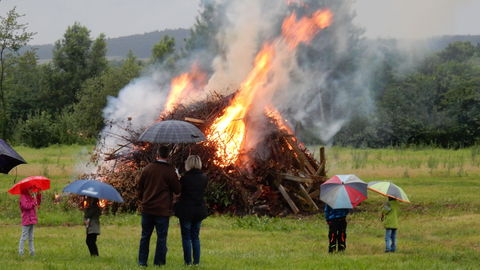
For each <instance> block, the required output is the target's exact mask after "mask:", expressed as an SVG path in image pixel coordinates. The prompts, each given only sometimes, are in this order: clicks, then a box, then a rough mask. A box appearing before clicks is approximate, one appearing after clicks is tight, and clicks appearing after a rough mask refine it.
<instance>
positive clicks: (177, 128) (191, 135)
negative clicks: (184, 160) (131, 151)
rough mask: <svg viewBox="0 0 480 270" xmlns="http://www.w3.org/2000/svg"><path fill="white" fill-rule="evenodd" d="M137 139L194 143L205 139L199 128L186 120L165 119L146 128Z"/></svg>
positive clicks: (153, 141)
mask: <svg viewBox="0 0 480 270" xmlns="http://www.w3.org/2000/svg"><path fill="white" fill-rule="evenodd" d="M138 140H139V141H145V142H152V143H196V142H201V141H204V140H206V139H205V135H203V133H202V132H201V131H200V129H198V128H197V127H196V126H194V125H192V124H190V123H188V122H185V121H178V120H165V121H160V122H157V123H155V124H154V125H152V126H151V127H149V128H147V129H146V130H145V131H144V132H143V133H142V134H141V135H140V137H139V138H138Z"/></svg>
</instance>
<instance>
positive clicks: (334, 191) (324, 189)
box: [320, 174, 367, 209]
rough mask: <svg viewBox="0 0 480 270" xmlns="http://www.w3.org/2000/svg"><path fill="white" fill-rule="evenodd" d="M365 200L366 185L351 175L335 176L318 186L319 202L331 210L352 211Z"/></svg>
mask: <svg viewBox="0 0 480 270" xmlns="http://www.w3.org/2000/svg"><path fill="white" fill-rule="evenodd" d="M365 199H367V183H365V182H363V181H362V180H360V178H358V177H357V176H355V175H353V174H344V175H335V176H334V177H332V178H330V179H328V180H327V181H326V182H325V183H323V184H321V185H320V200H322V201H323V202H325V203H326V204H328V205H330V207H332V208H333V209H341V208H348V209H352V208H354V207H355V206H357V205H358V204H359V203H361V202H362V201H363V200H365Z"/></svg>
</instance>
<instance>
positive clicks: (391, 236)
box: [385, 229, 397, 252]
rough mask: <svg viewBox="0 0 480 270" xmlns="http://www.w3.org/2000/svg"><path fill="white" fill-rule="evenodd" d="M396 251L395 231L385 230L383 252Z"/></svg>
mask: <svg viewBox="0 0 480 270" xmlns="http://www.w3.org/2000/svg"><path fill="white" fill-rule="evenodd" d="M396 249H397V229H385V252H395V250H396Z"/></svg>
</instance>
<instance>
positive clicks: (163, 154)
mask: <svg viewBox="0 0 480 270" xmlns="http://www.w3.org/2000/svg"><path fill="white" fill-rule="evenodd" d="M169 152H170V151H169V150H168V147H167V146H165V145H162V146H160V148H158V155H159V156H160V157H161V158H167V157H168V153H169Z"/></svg>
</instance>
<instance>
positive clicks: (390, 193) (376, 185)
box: [368, 181, 410, 203]
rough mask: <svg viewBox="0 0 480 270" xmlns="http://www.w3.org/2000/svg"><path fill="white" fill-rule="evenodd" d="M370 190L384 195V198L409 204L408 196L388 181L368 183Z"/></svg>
mask: <svg viewBox="0 0 480 270" xmlns="http://www.w3.org/2000/svg"><path fill="white" fill-rule="evenodd" d="M368 189H370V190H371V191H375V192H377V193H380V194H382V195H383V196H387V197H391V198H394V199H397V200H399V201H401V202H407V203H409V202H410V200H409V199H408V196H407V194H406V193H405V191H403V189H401V188H400V187H399V186H397V185H395V184H394V183H392V182H388V181H372V182H368Z"/></svg>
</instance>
